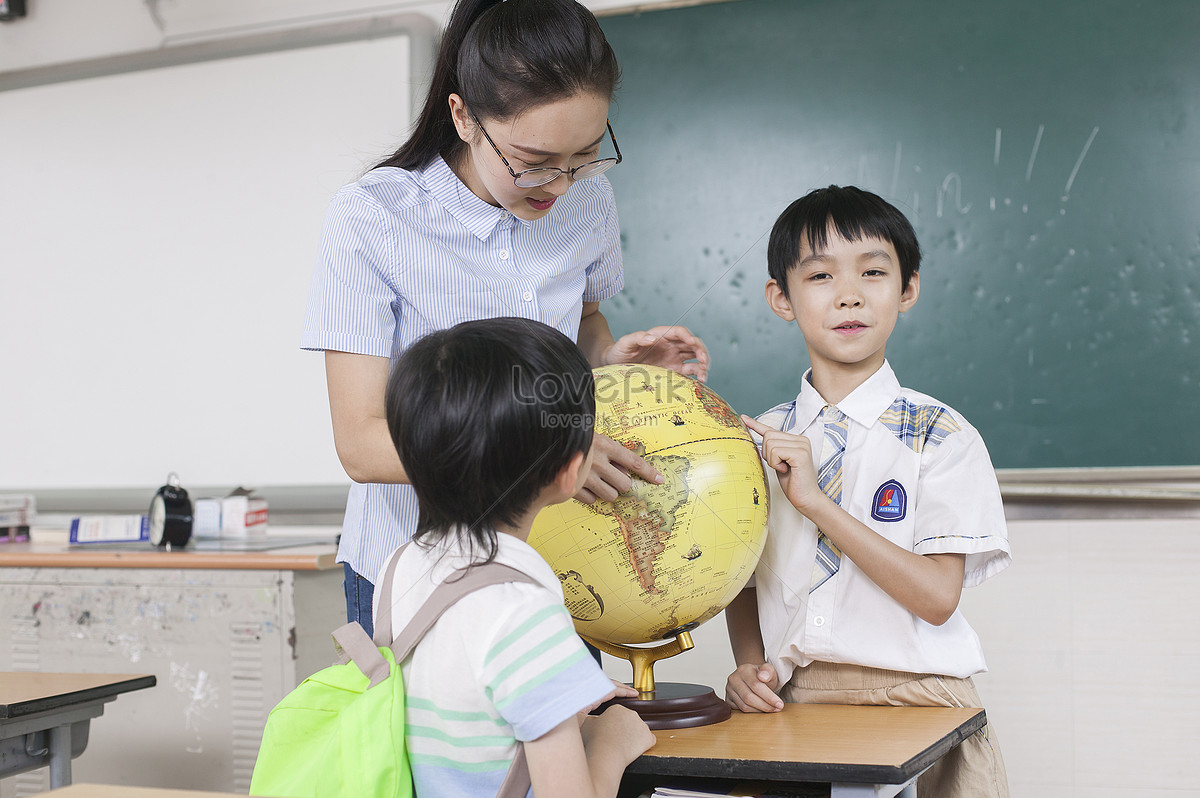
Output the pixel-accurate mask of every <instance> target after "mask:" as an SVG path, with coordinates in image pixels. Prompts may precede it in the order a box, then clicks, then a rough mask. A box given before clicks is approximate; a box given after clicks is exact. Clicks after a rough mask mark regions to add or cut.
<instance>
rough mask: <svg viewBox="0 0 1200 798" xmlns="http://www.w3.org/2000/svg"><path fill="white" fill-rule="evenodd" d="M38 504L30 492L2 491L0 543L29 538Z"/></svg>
mask: <svg viewBox="0 0 1200 798" xmlns="http://www.w3.org/2000/svg"><path fill="white" fill-rule="evenodd" d="M36 519H37V505H36V503H35V501H34V498H33V496H32V495H30V494H28V493H0V543H13V542H16V541H23V540H29V527H31V526H33V524H34V521H35V520H36Z"/></svg>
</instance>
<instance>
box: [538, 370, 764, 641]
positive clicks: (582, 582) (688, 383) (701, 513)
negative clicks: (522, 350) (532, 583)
mask: <svg viewBox="0 0 1200 798" xmlns="http://www.w3.org/2000/svg"><path fill="white" fill-rule="evenodd" d="M595 378H596V432H598V433H600V434H602V435H607V436H608V437H610V438H612V439H614V440H616V441H619V442H620V443H622V444H624V445H625V446H627V447H629V449H630V450H632V451H634V452H636V453H637V454H638V455H640V456H641V457H643V458H645V459H646V460H647V461H648V462H649V463H650V464H651V465H653V466H654V467H655V468H657V469H658V470H659V472H660V473H662V475H663V477H664V482H663V484H661V485H654V484H650V483H647V482H643V481H641V480H639V479H634V486H633V489H632V490H631V491H629V492H628V493H624V494H622V495H621V496H618V497H617V499H616V500H615V501H612V502H605V501H597V502H596V503H595V504H591V505H588V504H584V503H582V502H579V501H575V500H574V499H572V500H570V501H567V502H564V503H562V504H556V505H552V506H550V507H547V508H545V509H544V510H542V511H541V513H539V514H538V516H537V519H536V520H535V521H534V525H533V530H532V532H531V533H530V536H529V543H530V545H532V546H533V547H534V548H536V549H537V550H538V552H540V553H541V555H542V556H543V557H544V558H545V559H546V561H547V562H548V563H550V566H551V567H552V568H553V569H554V571H555V573H557V574H558V578H559V579H560V580H562V586H563V593H564V595H565V597H566V605H567V609H568V610H570V612H571V617H572V618H574V620H575V628H576V630H577V631H578V632H579V634H581V635H583V636H585V637H590V638H593V639H595V640H600V641H605V642H608V643H616V644H623V645H625V644H636V643H649V642H652V641H658V640H663V639H666V638H670V637H673V636H674V635H676V634H678V633H679V632H680V631H688V630H691V629H692V628H694V627H696V626H698V625H699V624H701V623H703V622H704V621H707V620H708V619H709V618H712V617H713V616H714V615H716V614H717V613H719V612H720V611H721V610H723V609H724V608H725V606H726V605H727V604H728V603H729V602H730V601H732V600H733V598H734V597H735V596H736V595H737V594H738V592H739V591H741V589H742V588H743V587H744V586H745V584H746V582H747V581H748V580H749V578H750V575H751V573H753V571H754V566H755V565H756V564H757V563H758V558H759V555H761V554H762V550H763V544H764V543H765V541H766V534H767V532H766V530H767V512H768V509H769V502H770V492H769V491H768V489H767V483H766V478H765V475H764V473H763V467H762V460H761V459H760V457H759V454H758V449H757V448H756V447H755V445H754V441H753V440H751V438H750V434H749V433H748V432H747V431H746V428H745V426H743V424H742V422H741V419H740V418H738V415H737V413H735V412H734V411H733V410H732V409H731V408H730V407H729V405H728V404H726V403H725V401H724V400H723V399H721V397H719V396H718V395H717V394H716V392H714V391H713V390H712V389H711V388H709V387H708V386H706V385H705V384H704V383H701V382H697V381H695V380H692V379H690V378H687V377H684V376H682V375H680V374H678V373H676V372H674V371H670V370H668V369H664V368H659V367H656V366H640V365H617V366H604V367H602V368H598V369H596V370H595Z"/></svg>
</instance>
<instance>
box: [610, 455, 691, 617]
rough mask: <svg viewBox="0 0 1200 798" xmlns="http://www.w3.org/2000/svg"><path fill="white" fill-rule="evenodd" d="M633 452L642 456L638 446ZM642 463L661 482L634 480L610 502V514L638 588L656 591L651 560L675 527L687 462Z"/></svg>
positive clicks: (670, 458)
mask: <svg viewBox="0 0 1200 798" xmlns="http://www.w3.org/2000/svg"><path fill="white" fill-rule="evenodd" d="M634 451H635V452H636V453H637V454H638V455H639V456H645V452H644V451H642V450H640V447H638V449H635V450H634ZM646 462H648V463H649V464H650V465H652V466H654V467H655V468H656V469H658V472H659V473H660V474H662V475H663V483H662V484H661V485H655V484H653V483H650V482H642V481H641V480H634V483H633V489H632V490H630V491H629V493H623V494H621V495H620V496H618V497H617V498H616V500H615V501H614V502H613V516H614V517H615V518H616V519H617V523H618V524H619V525H620V529H621V535H622V537H623V538H624V541H625V549H626V550H627V551H628V552H629V562H630V564H631V565H632V566H633V570H634V572H635V573H636V574H637V579H638V582H639V583H640V584H641V586H642V590H645V591H646V592H648V593H657V592H658V591H657V590H656V588H655V586H654V563H655V561H656V560H657V559H658V556H659V555H660V554H662V553H663V552H664V551H666V548H667V538H669V537H670V535H671V532H672V530H674V529H675V513H676V512H678V510H679V508H681V507H683V505H684V503H685V502H686V501H687V500H688V493H689V491H688V485H687V473H688V461H687V459H686V458H683V457H677V456H672V455H665V456H657V457H656V456H649V457H646Z"/></svg>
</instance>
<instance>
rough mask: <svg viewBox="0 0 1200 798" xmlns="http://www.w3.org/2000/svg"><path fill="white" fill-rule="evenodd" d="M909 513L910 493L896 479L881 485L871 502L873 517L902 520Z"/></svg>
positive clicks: (881, 519) (879, 519) (878, 519)
mask: <svg viewBox="0 0 1200 798" xmlns="http://www.w3.org/2000/svg"><path fill="white" fill-rule="evenodd" d="M907 513H908V494H907V493H905V492H904V486H903V485H901V484H900V483H899V482H897V481H896V480H894V479H889V480H888V481H887V482H885V483H883V484H882V485H880V486H879V490H877V491H875V501H873V502H871V517H872V518H874V519H875V520H876V521H902V520H904V516H905V515H907Z"/></svg>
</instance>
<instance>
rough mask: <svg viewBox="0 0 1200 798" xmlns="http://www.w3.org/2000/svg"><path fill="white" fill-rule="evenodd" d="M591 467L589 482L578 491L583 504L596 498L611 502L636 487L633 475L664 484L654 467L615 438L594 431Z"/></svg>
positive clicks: (577, 496)
mask: <svg viewBox="0 0 1200 798" xmlns="http://www.w3.org/2000/svg"><path fill="white" fill-rule="evenodd" d="M592 451H593V452H595V454H594V455H593V457H592V470H591V471H590V472H588V477H587V481H585V482H584V483H583V487H582V488H580V489H579V492H578V493H576V494H575V498H576V499H578V500H579V501H581V502H583V503H584V504H591V503H592V502H594V501H596V500H597V499H603V500H604V501H606V502H610V501H612V500H613V499H615V498H617V496H619V495H620V494H622V493H626V492H627V491H629V490H631V489H632V488H633V478H632V477H631V476H630V473H631V472H632V474H633V476H637V477H640V478H642V479H644V480H646V481H647V482H653V483H655V484H656V485H657V484H661V483H662V481H663V475H662V474H660V473H658V471H657V470H656V469H655V468H654V466H652V465H650V464H649V463H647V462H646V461H645V460H643V459H642V458H640V457H638V456H637V455H636V454H634V453H633V452H631V451H629V450H628V449H626V448H625V447H624V446H622V445H621V444H619V443H617V442H616V441H614V440H613V439H612V438H609V437H606V436H604V435H600V434H599V433H597V434H595V435H594V436H593V438H592Z"/></svg>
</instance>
